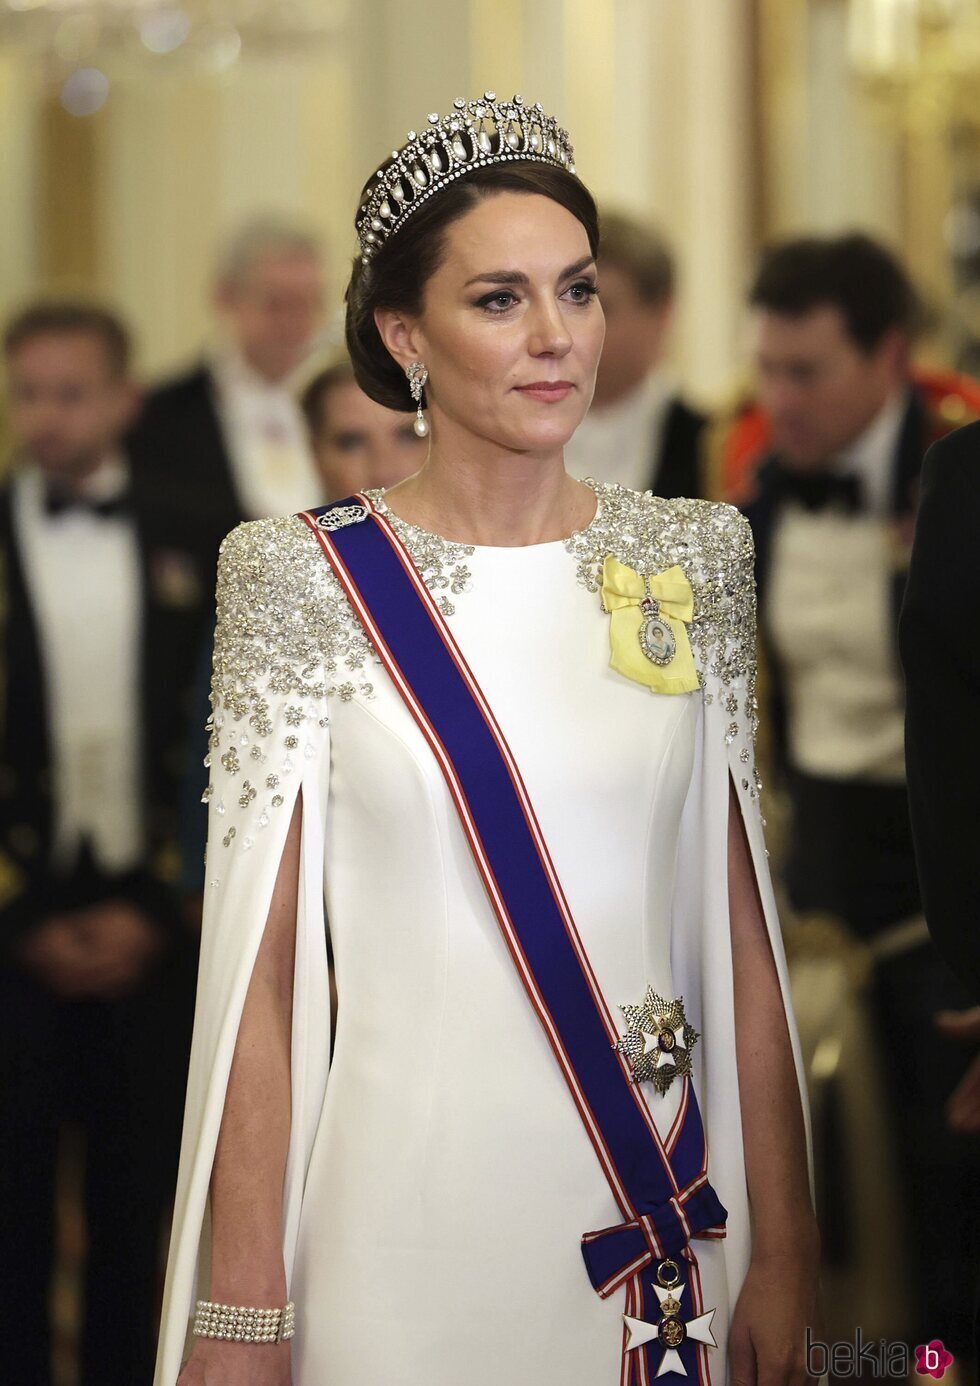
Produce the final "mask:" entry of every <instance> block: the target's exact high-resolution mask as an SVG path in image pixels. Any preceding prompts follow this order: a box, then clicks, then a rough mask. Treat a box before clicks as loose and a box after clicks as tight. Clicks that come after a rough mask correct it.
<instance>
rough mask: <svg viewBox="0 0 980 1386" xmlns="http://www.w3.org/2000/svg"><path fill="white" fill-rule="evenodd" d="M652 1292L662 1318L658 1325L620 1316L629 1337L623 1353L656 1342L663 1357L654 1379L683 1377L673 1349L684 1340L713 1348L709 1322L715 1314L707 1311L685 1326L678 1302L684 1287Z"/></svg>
mask: <svg viewBox="0 0 980 1386" xmlns="http://www.w3.org/2000/svg"><path fill="white" fill-rule="evenodd" d="M653 1288H654V1290H655V1291H656V1294H657V1299H658V1300H659V1301H660V1310H661V1313H662V1314H663V1318H662V1319H661V1320H660V1322H659V1323H647V1321H646V1319H634V1318H631V1317H630V1315H629V1314H624V1315H623V1322H624V1323H625V1324H626V1328H627V1331H628V1333H629V1341H628V1342H627V1344H626V1351H627V1352H632V1351H633V1350H634V1348H639V1347H643V1346H644V1345H645V1344H646V1343H656V1342H659V1343H661V1344H662V1345H663V1348H664V1355H663V1357H662V1358H661V1359H660V1366H659V1367H658V1368H657V1376H658V1377H661V1376H666V1374H667V1373H668V1372H677V1373H678V1374H679V1375H680V1376H687V1368H686V1367H685V1366H684V1363H683V1362H682V1361H681V1355H680V1353H679V1352H678V1351H677V1349H678V1348H679V1347H680V1345H681V1343H682V1342H683V1341H684V1339H685V1338H691V1339H692V1340H693V1341H694V1342H696V1343H707V1345H708V1347H717V1346H718V1344H717V1343H716V1342H715V1335H714V1334H713V1333H712V1331H711V1320H712V1319H713V1318H714V1316H715V1311H714V1310H713V1309H709V1310H707V1312H706V1313H704V1314H699V1315H698V1316H697V1318H696V1319H688V1320H687V1321H686V1322H685V1321H684V1320H683V1319H682V1318H681V1317H680V1298H681V1295H682V1294H683V1293H684V1289H685V1286H683V1285H675V1286H672V1287H671V1288H670V1289H663V1288H662V1287H661V1286H660V1285H654V1287H653Z"/></svg>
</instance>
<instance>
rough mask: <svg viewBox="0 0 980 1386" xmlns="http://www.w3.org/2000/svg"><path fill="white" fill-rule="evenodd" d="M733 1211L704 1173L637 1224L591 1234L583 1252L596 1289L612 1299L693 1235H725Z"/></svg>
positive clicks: (643, 1215)
mask: <svg viewBox="0 0 980 1386" xmlns="http://www.w3.org/2000/svg"><path fill="white" fill-rule="evenodd" d="M727 1218H728V1211H727V1209H726V1208H725V1207H724V1205H723V1204H722V1202H721V1200H720V1199H719V1197H718V1195H717V1194H716V1193H715V1191H714V1189H713V1188H712V1187H711V1185H710V1184H709V1183H708V1181H707V1179H706V1178H705V1176H704V1175H701V1176H699V1178H697V1179H695V1180H693V1181H692V1183H690V1184H688V1185H687V1186H686V1187H685V1188H683V1189H681V1190H680V1191H679V1192H678V1193H677V1194H675V1195H674V1197H673V1198H671V1199H670V1200H669V1201H668V1202H666V1203H661V1204H659V1205H658V1206H657V1207H655V1208H651V1209H650V1211H649V1212H647V1213H641V1214H640V1216H639V1218H636V1219H634V1220H633V1221H632V1222H623V1223H619V1224H617V1225H616V1226H614V1227H604V1228H603V1229H602V1230H601V1231H599V1232H587V1233H586V1235H585V1236H584V1237H583V1238H582V1256H583V1257H584V1259H585V1267H586V1270H587V1271H588V1273H589V1279H590V1280H591V1281H592V1287H593V1289H594V1290H596V1292H597V1293H598V1294H599V1296H600V1297H601V1298H602V1299H607V1298H608V1297H609V1295H611V1294H613V1293H614V1292H615V1291H616V1290H617V1289H619V1287H620V1286H621V1285H624V1284H625V1283H626V1281H627V1280H629V1279H630V1278H631V1277H632V1276H634V1275H636V1274H637V1272H638V1271H642V1270H644V1269H645V1268H646V1267H647V1266H649V1265H651V1264H652V1263H653V1262H655V1261H663V1260H664V1259H665V1258H666V1257H668V1256H669V1257H671V1258H676V1257H678V1256H680V1255H682V1254H683V1252H684V1249H685V1248H686V1246H687V1244H688V1242H689V1241H690V1239H691V1238H692V1237H698V1236H702V1237H703V1236H708V1235H711V1236H713V1237H716V1238H720V1237H724V1235H725V1221H726V1219H727Z"/></svg>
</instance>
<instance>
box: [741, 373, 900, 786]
mask: <svg viewBox="0 0 980 1386" xmlns="http://www.w3.org/2000/svg"><path fill="white" fill-rule="evenodd" d="M907 407H908V396H907V395H906V394H904V393H902V394H899V395H897V396H896V397H895V398H893V399H891V400H889V401H888V403H887V404H886V405H885V407H884V408H883V409H882V410H881V412H880V413H879V414H878V416H877V417H876V418H875V419H874V421H873V422H872V423H871V425H870V426H869V428H868V429H867V430H866V431H865V432H864V433H863V434H862V435H861V436H860V437H859V438H858V439H856V440H855V442H854V443H853V444H852V445H851V446H850V447H849V448H847V449H846V450H845V451H844V452H843V453H842V454H841V456H840V457H839V458H838V459H837V461H836V462H835V464H834V469H835V470H837V471H841V472H855V473H856V474H857V475H858V476H859V477H860V478H861V481H862V485H863V488H864V498H865V508H864V510H863V512H862V513H860V514H857V515H846V514H842V513H840V512H839V511H835V510H832V509H828V510H822V511H808V510H806V509H805V508H804V507H803V506H802V505H799V504H797V503H795V502H793V503H790V504H788V505H786V506H785V507H784V508H783V511H782V513H781V514H780V517H779V519H778V521H777V523H776V529H775V533H774V535H773V541H772V542H773V548H772V559H771V569H770V576H769V597H768V612H767V619H768V626H769V630H770V635H771V638H772V641H773V646H774V650H775V653H776V655H777V657H778V659H779V660H780V663H781V664H782V666H783V669H784V671H785V679H786V696H787V702H788V714H789V716H788V727H787V732H788V740H789V753H790V760H791V762H792V763H793V765H795V766H796V768H797V769H799V770H801V771H803V772H804V773H805V774H809V775H814V776H817V777H820V778H826V779H860V780H867V781H871V782H875V783H882V784H901V783H902V782H903V780H904V778H905V751H904V701H905V700H904V690H903V687H902V680H901V675H900V673H899V668H898V661H897V655H896V648H895V630H894V624H895V620H894V606H893V579H894V573H895V567H894V558H893V554H894V545H893V537H892V532H891V524H890V517H891V492H892V485H893V479H894V472H895V459H896V454H897V451H898V446H899V440H900V434H901V429H902V424H903V421H904V418H905V412H906V409H907Z"/></svg>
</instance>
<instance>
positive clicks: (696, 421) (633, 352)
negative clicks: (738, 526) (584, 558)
mask: <svg viewBox="0 0 980 1386" xmlns="http://www.w3.org/2000/svg"><path fill="white" fill-rule="evenodd" d="M598 268H599V290H600V294H601V303H602V308H603V312H604V313H605V317H606V340H605V343H604V345H603V349H602V359H601V360H600V362H599V374H598V377H597V379H596V388H595V395H594V397H593V401H592V408H591V409H590V410H589V412H588V414H587V415H586V417H585V419H584V420H583V421H582V423H581V424H580V425H579V428H578V430H577V432H576V433H575V435H574V437H573V438H572V439H571V440H570V441H569V443H568V445H567V447H566V448H565V459H566V462H567V463H568V466H569V470H570V471H571V472H572V473H573V474H574V475H576V476H594V477H595V478H596V480H598V481H618V482H620V483H621V484H622V485H624V486H630V487H632V488H633V489H634V490H637V491H645V490H648V489H649V490H653V491H655V492H656V493H657V495H659V496H665V497H667V498H673V497H675V496H703V495H705V494H706V486H707V478H706V475H705V472H706V466H705V465H704V447H703V444H704V440H705V433H706V429H705V425H706V423H707V419H706V418H705V417H704V416H703V415H702V414H700V413H698V412H697V411H696V410H694V409H692V408H691V406H690V405H689V404H688V403H687V402H686V401H685V400H684V399H683V398H682V397H681V394H680V391H679V389H678V385H677V382H676V381H675V380H674V379H673V378H672V376H671V373H670V372H669V370H668V369H667V367H666V366H665V363H664V358H665V355H666V351H667V345H668V339H669V335H670V327H671V323H672V320H673V313H674V297H675V292H676V280H677V275H676V270H675V265H674V257H673V255H672V253H671V250H670V247H669V245H668V244H667V242H666V241H665V239H664V238H663V236H662V235H661V234H660V232H659V231H658V230H656V229H655V228H654V227H653V226H650V225H648V224H647V223H646V222H644V221H641V220H639V219H638V218H636V217H632V216H628V215H626V214H625V213H622V212H613V211H609V212H607V211H603V213H602V241H601V245H600V249H599V265H598Z"/></svg>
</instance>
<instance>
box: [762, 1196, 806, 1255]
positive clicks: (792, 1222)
mask: <svg viewBox="0 0 980 1386" xmlns="http://www.w3.org/2000/svg"><path fill="white" fill-rule="evenodd" d="M752 1255H753V1258H756V1257H758V1258H765V1259H774V1260H776V1259H786V1258H791V1259H793V1260H794V1261H798V1260H800V1259H801V1258H802V1259H804V1260H807V1261H811V1262H813V1263H814V1264H816V1263H818V1262H819V1260H820V1230H819V1228H818V1226H817V1219H816V1216H815V1215H814V1212H813V1209H812V1208H811V1207H810V1205H809V1204H804V1205H800V1206H798V1207H795V1208H792V1209H786V1210H784V1211H783V1212H782V1213H780V1214H779V1215H773V1214H772V1212H771V1210H770V1212H769V1214H768V1215H767V1217H766V1218H765V1219H764V1220H757V1221H756V1222H755V1224H754V1226H753V1232H752Z"/></svg>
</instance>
